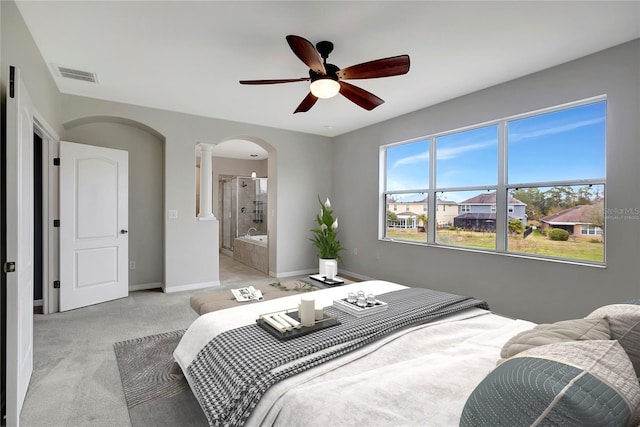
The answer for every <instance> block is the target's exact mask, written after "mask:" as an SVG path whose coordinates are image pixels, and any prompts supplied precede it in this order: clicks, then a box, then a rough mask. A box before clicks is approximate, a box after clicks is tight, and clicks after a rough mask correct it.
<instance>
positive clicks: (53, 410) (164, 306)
mask: <svg viewBox="0 0 640 427" xmlns="http://www.w3.org/2000/svg"><path fill="white" fill-rule="evenodd" d="M220 265H221V268H220V271H221V273H220V278H221V282H222V286H221V288H226V289H230V288H233V287H239V286H248V285H256V284H268V283H272V282H273V281H274V279H273V278H272V277H268V276H266V275H263V274H261V273H259V272H258V271H257V270H254V269H251V268H249V267H246V266H244V265H242V264H239V263H235V262H233V261H232V260H231V259H230V258H229V257H226V256H221V257H220ZM197 292H206V291H204V290H203V291H197ZM197 292H179V293H174V294H165V293H163V292H162V291H160V290H151V291H138V292H132V293H131V294H130V296H129V297H128V298H123V299H120V300H116V301H110V302H106V303H103V304H98V305H94V306H90V307H85V308H80V309H77V310H72V311H69V312H65V313H55V314H49V315H35V316H34V371H33V377H32V378H31V384H30V386H29V390H28V392H27V397H26V400H25V403H24V406H23V409H22V414H21V416H20V422H21V425H23V426H27V427H39V426H43V427H45V426H46V427H66V426H72V427H82V426H92V427H101V426H105V427H107V426H108V427H114V426H115V427H126V426H129V425H130V422H129V415H128V411H127V405H126V402H125V397H124V393H123V390H122V383H121V381H120V375H119V372H118V366H117V364H116V358H115V353H114V351H113V344H114V343H115V342H119V341H125V340H130V339H134V338H139V337H144V336H148V335H154V334H160V333H163V332H167V331H175V330H179V329H186V328H187V327H189V325H190V324H191V323H192V322H193V321H194V320H195V319H196V317H197V314H196V313H194V312H193V310H192V309H191V307H190V306H189V298H190V297H191V295H194V294H196V293H197Z"/></svg>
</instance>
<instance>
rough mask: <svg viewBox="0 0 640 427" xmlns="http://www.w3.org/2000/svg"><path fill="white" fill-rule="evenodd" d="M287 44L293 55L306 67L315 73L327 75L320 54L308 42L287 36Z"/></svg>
mask: <svg viewBox="0 0 640 427" xmlns="http://www.w3.org/2000/svg"><path fill="white" fill-rule="evenodd" d="M287 43H289V47H291V50H292V51H293V53H295V54H296V56H297V57H298V58H300V60H301V61H302V62H304V63H305V64H306V65H307V67H309V68H311V69H312V70H313V71H315V72H316V73H320V74H327V70H326V69H325V68H324V63H323V62H322V58H320V54H319V53H318V51H317V50H316V48H315V47H314V46H313V44H311V42H310V41H309V40H307V39H305V38H302V37H300V36H294V35H288V36H287Z"/></svg>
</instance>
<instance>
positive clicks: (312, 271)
mask: <svg viewBox="0 0 640 427" xmlns="http://www.w3.org/2000/svg"><path fill="white" fill-rule="evenodd" d="M270 273H272V272H270ZM307 274H318V269H317V268H316V269H313V268H312V269H309V270H298V271H286V272H284V273H275V275H273V274H270V276H272V277H275V278H276V279H284V278H287V277H294V276H304V275H307Z"/></svg>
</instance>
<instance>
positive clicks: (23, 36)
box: [0, 1, 62, 134]
mask: <svg viewBox="0 0 640 427" xmlns="http://www.w3.org/2000/svg"><path fill="white" fill-rule="evenodd" d="M0 8H2V21H1V22H0V24H1V25H0V28H2V45H1V46H2V47H1V50H0V56H1V57H2V67H3V69H2V81H1V85H2V91H3V94H4V93H5V92H4V91H5V90H6V88H7V81H8V78H9V73H8V72H7V69H8V67H9V65H14V66H16V67H18V68H20V73H21V77H22V80H23V81H24V82H25V83H26V84H27V88H28V90H29V94H30V95H31V98H32V100H33V103H34V105H35V106H36V107H37V108H38V112H39V113H40V114H41V115H42V117H43V118H44V119H45V120H46V121H47V122H48V124H49V125H50V126H51V127H52V128H53V130H54V131H56V132H58V134H60V131H61V130H62V127H61V123H60V108H59V95H60V92H59V91H58V87H57V86H56V84H55V82H54V81H53V78H52V77H51V74H50V73H49V69H48V67H47V64H45V63H44V61H43V60H42V56H41V55H40V51H39V50H38V48H37V46H36V45H35V42H34V41H33V38H32V37H31V33H30V32H29V30H28V29H27V26H26V24H25V23H24V21H23V20H22V15H20V12H19V11H18V8H17V7H16V5H15V3H14V2H12V1H0ZM5 68H6V69H5ZM4 101H5V100H4V98H2V105H5V104H4Z"/></svg>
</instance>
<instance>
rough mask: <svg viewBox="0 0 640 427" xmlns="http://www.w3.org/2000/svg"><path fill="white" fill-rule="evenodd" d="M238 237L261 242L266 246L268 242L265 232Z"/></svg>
mask: <svg viewBox="0 0 640 427" xmlns="http://www.w3.org/2000/svg"><path fill="white" fill-rule="evenodd" d="M240 239H244V240H249V241H250V243H254V242H257V243H258V244H263V245H264V246H267V244H268V243H269V240H268V237H267V235H266V234H256V235H255V236H243V237H240Z"/></svg>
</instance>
